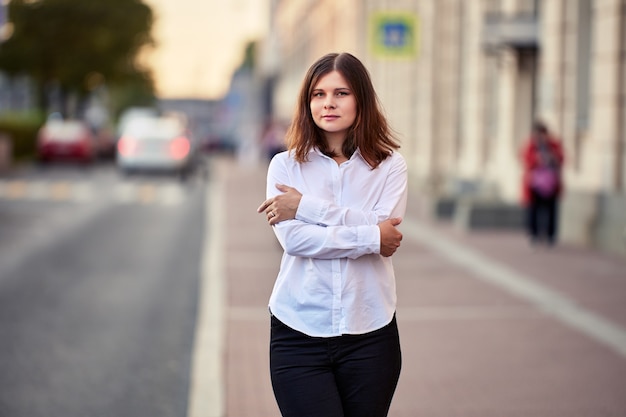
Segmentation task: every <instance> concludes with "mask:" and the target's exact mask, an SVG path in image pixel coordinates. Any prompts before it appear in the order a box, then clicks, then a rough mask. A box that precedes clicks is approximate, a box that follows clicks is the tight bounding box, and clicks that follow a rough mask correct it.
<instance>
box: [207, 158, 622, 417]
mask: <svg viewBox="0 0 626 417" xmlns="http://www.w3.org/2000/svg"><path fill="white" fill-rule="evenodd" d="M265 168H266V167H265V166H263V165H260V166H250V167H244V166H241V165H239V164H237V162H236V161H234V160H229V159H219V160H216V161H214V162H213V169H212V175H213V181H219V182H220V184H221V187H220V189H221V190H222V191H223V195H221V196H216V198H222V199H223V201H222V202H221V204H222V209H223V210H224V213H223V215H222V216H221V218H222V221H223V224H222V226H223V231H224V232H223V238H224V239H223V242H222V245H223V247H222V251H221V253H222V254H223V260H222V262H223V266H224V271H223V272H224V277H223V278H224V280H225V286H226V294H227V296H226V300H225V316H224V320H225V322H224V326H225V327H224V331H225V341H224V349H225V356H226V357H225V361H224V373H223V379H224V384H225V385H224V387H225V405H224V408H225V414H224V415H225V416H228V417H266V416H267V417H270V416H271V417H274V416H279V415H280V414H279V412H278V408H277V407H276V405H275V402H274V398H273V395H272V391H271V385H270V381H269V372H268V333H269V330H268V329H269V327H268V326H269V316H268V313H267V301H268V298H269V295H270V292H271V289H272V285H273V282H274V278H275V275H276V272H277V268H278V265H279V261H280V256H281V249H280V247H279V245H278V243H277V242H276V240H275V238H274V235H273V233H272V231H271V228H270V227H269V226H268V225H267V224H266V222H265V217H264V216H262V215H258V214H256V208H257V206H258V205H259V203H260V202H261V201H262V200H263V199H264V194H265ZM400 228H401V230H402V232H403V233H404V240H403V245H402V247H401V248H400V250H399V251H398V253H397V254H396V255H394V265H395V268H396V275H397V282H398V298H399V299H398V323H399V327H400V332H401V340H402V348H403V360H404V364H403V370H402V375H401V378H400V382H399V386H398V390H397V393H396V396H395V398H394V402H393V404H392V409H391V412H390V416H391V417H457V416H458V417H461V416H463V417H522V416H523V417H575V416H581V417H582V416H585V417H604V416H606V417H609V416H610V417H617V416H622V417H623V416H626V260H624V259H620V258H617V257H612V256H609V255H606V254H601V253H598V252H594V251H591V250H587V249H582V248H574V247H568V246H564V245H562V246H557V247H556V248H553V249H548V248H532V247H530V246H529V245H528V244H527V242H526V240H525V239H524V238H523V236H521V235H520V234H519V233H514V232H480V233H473V234H464V233H462V232H459V231H456V230H455V229H454V228H453V227H452V226H451V225H448V224H438V223H433V222H429V221H427V220H426V219H424V218H423V216H421V215H420V205H419V198H418V196H417V195H415V193H413V194H411V195H410V202H409V208H408V213H407V217H406V219H405V221H404V222H403V224H402V225H401V226H400ZM320 417H323V416H320Z"/></svg>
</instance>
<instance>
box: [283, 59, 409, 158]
mask: <svg viewBox="0 0 626 417" xmlns="http://www.w3.org/2000/svg"><path fill="white" fill-rule="evenodd" d="M332 71H337V72H339V73H340V74H341V75H342V76H343V78H344V79H345V80H346V82H347V83H348V85H349V87H350V90H351V91H352V94H354V97H355V99H356V109H357V111H356V118H355V121H354V124H353V125H352V126H351V127H350V129H349V131H348V135H347V137H346V140H345V141H344V143H343V149H342V151H343V154H344V155H345V156H347V157H348V158H349V157H351V156H352V154H354V152H355V151H356V149H357V148H358V149H359V151H360V152H361V155H362V156H363V158H364V159H365V160H366V161H367V163H368V164H369V165H370V166H371V167H372V168H376V167H377V166H378V165H379V164H380V163H381V162H382V161H383V160H384V159H385V158H387V157H388V156H389V155H390V154H391V153H392V152H393V150H395V149H398V148H400V145H399V144H398V142H397V140H396V138H395V137H394V135H393V133H392V131H391V128H390V127H389V124H388V123H387V119H386V118H385V116H384V115H383V112H382V110H381V107H380V102H379V100H378V96H377V95H376V91H375V90H374V86H373V84H372V80H371V79H370V75H369V73H368V71H367V69H366V68H365V66H364V65H363V64H362V63H361V61H359V60H358V59H357V58H356V57H355V56H353V55H351V54H349V53H341V54H338V53H331V54H327V55H324V56H323V57H321V58H320V59H319V60H317V62H315V63H314V64H313V65H312V66H311V67H310V68H309V70H308V71H307V73H306V76H305V77H304V81H303V83H302V87H301V89H300V94H299V96H298V103H297V105H296V111H295V115H294V118H293V120H292V122H291V125H290V127H289V130H288V131H287V136H286V140H287V147H288V149H289V151H290V152H293V154H294V158H295V159H296V161H298V162H300V163H302V162H305V161H306V160H307V155H308V152H309V151H310V150H311V148H313V147H318V148H319V149H320V151H321V152H323V153H324V154H325V155H328V156H330V157H333V156H336V155H334V154H333V151H332V149H329V148H328V144H327V143H326V140H325V139H324V134H323V131H322V130H321V129H320V128H319V127H317V125H316V124H315V122H314V120H313V116H312V115H311V107H310V103H311V98H312V94H313V88H315V86H316V85H317V83H318V82H319V80H320V79H321V78H322V77H323V76H325V75H326V74H328V73H330V72H332Z"/></svg>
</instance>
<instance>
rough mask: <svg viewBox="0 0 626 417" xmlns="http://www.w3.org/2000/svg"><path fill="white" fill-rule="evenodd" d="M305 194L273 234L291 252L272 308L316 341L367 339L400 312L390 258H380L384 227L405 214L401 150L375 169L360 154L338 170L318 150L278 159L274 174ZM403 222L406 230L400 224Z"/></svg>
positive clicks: (274, 179)
mask: <svg viewBox="0 0 626 417" xmlns="http://www.w3.org/2000/svg"><path fill="white" fill-rule="evenodd" d="M276 184H285V185H288V186H290V187H294V188H296V189H297V190H298V191H300V193H302V199H301V201H300V205H299V207H298V210H297V212H296V216H295V219H293V220H286V221H282V222H280V223H277V224H276V225H275V226H274V227H273V229H274V232H275V234H276V236H277V238H278V240H279V242H280V244H281V245H282V247H283V249H284V251H285V252H284V254H283V257H282V261H281V264H280V271H279V273H278V277H277V278H276V282H275V284H274V289H273V291H272V295H271V297H270V302H269V307H270V310H271V311H272V314H274V315H275V316H276V317H277V318H278V319H279V320H281V321H282V322H283V323H285V324H286V325H287V326H289V327H291V328H293V329H296V330H298V331H300V332H302V333H305V334H307V335H309V336H319V337H331V336H339V335H342V334H363V333H367V332H370V331H373V330H377V329H380V328H382V327H384V326H385V325H387V324H389V322H390V321H391V319H392V318H393V314H394V313H395V309H396V285H395V277H394V271H393V265H392V262H391V257H383V256H382V255H380V230H379V228H378V224H379V223H380V222H382V221H384V220H387V219H389V218H393V217H404V214H405V210H406V201H407V168H406V163H405V161H404V158H403V157H402V156H401V155H400V154H399V153H397V152H394V153H393V154H392V155H391V156H389V157H388V158H386V159H385V160H384V161H383V162H381V164H380V165H379V166H378V167H377V168H376V169H373V170H372V169H371V167H370V166H369V165H368V164H367V162H366V161H365V160H364V159H363V157H362V156H361V154H360V153H359V151H358V150H357V151H356V152H355V153H354V155H352V157H351V158H350V160H348V161H346V162H344V163H342V164H341V165H337V163H336V162H335V161H334V160H333V159H332V158H329V157H328V156H326V155H324V154H322V153H321V152H320V151H319V150H317V149H314V150H312V151H311V152H309V157H308V161H307V162H304V163H298V162H296V161H295V160H294V159H293V158H292V157H290V155H289V152H282V153H279V154H277V155H276V156H275V157H274V158H273V159H272V161H271V162H270V165H269V168H268V174H267V197H268V198H270V197H273V196H276V195H278V194H280V191H279V190H278V189H276ZM401 226H402V225H400V226H399V227H401Z"/></svg>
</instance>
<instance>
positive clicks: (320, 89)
mask: <svg viewBox="0 0 626 417" xmlns="http://www.w3.org/2000/svg"><path fill="white" fill-rule="evenodd" d="M341 90H348V91H350V88H349V87H339V88H335V89H334V90H333V91H341ZM315 91H325V90H324V89H323V88H314V89H313V92H315Z"/></svg>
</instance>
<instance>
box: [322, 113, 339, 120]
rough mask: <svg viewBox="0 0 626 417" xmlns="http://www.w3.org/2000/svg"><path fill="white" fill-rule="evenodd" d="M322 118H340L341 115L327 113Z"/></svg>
mask: <svg viewBox="0 0 626 417" xmlns="http://www.w3.org/2000/svg"><path fill="white" fill-rule="evenodd" d="M322 119H324V120H335V119H339V116H335V115H334V114H327V115H325V116H322Z"/></svg>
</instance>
